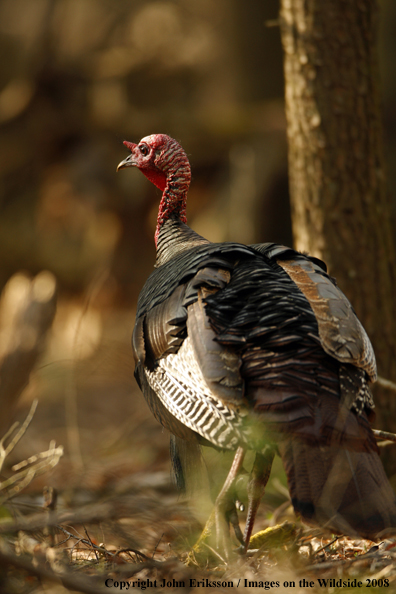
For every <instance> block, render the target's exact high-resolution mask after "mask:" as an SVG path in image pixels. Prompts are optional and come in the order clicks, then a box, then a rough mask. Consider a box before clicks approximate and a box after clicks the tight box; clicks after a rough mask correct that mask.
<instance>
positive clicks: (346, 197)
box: [281, 0, 396, 473]
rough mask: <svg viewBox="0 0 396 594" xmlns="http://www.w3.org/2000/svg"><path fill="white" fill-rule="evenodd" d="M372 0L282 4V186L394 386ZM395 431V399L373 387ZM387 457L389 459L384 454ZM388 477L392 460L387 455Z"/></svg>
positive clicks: (394, 334) (394, 323)
mask: <svg viewBox="0 0 396 594" xmlns="http://www.w3.org/2000/svg"><path fill="white" fill-rule="evenodd" d="M377 13H378V7H377V2H376V0H281V31H282V44H283V48H284V68H285V79H286V115H287V127H288V140H289V178H290V193H291V202H292V219H293V234H294V239H295V246H296V248H297V249H298V250H304V251H308V252H309V253H310V254H312V255H314V256H318V257H319V258H322V259H324V260H325V261H326V262H327V264H328V266H329V272H330V274H331V275H334V276H336V278H337V281H338V284H339V286H340V287H341V289H342V290H343V291H344V292H345V293H346V295H347V296H348V298H349V299H350V301H351V302H352V304H353V306H354V308H355V309H356V312H357V314H358V316H359V318H360V319H361V321H362V323H363V325H364V326H365V328H366V330H367V332H368V334H369V336H370V338H371V340H372V342H373V345H374V349H375V351H376V355H377V363H378V371H379V375H380V376H383V377H385V378H388V379H391V380H393V381H395V380H396V298H395V296H396V257H395V245H394V226H393V221H392V207H391V201H390V197H389V195H388V194H387V191H386V186H385V175H384V168H385V167H384V156H383V148H382V129H381V115H380V109H379V97H378V95H379V93H378V80H377V70H378V68H377V47H376V28H377ZM375 392H376V402H377V420H378V423H377V424H379V425H381V428H384V429H387V430H390V431H394V432H395V431H396V414H395V411H396V397H395V394H394V393H392V392H390V391H389V390H388V391H386V390H385V389H382V388H381V389H379V388H377V389H376V390H375ZM389 451H390V450H389ZM387 463H388V470H390V471H391V472H392V473H393V472H396V451H395V450H394V449H393V450H392V452H391V453H390V455H388V460H387Z"/></svg>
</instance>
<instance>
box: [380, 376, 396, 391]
mask: <svg viewBox="0 0 396 594" xmlns="http://www.w3.org/2000/svg"><path fill="white" fill-rule="evenodd" d="M377 384H379V385H380V386H382V387H383V388H387V389H388V390H393V391H394V392H396V384H395V382H391V381H390V380H387V379H385V378H384V377H377Z"/></svg>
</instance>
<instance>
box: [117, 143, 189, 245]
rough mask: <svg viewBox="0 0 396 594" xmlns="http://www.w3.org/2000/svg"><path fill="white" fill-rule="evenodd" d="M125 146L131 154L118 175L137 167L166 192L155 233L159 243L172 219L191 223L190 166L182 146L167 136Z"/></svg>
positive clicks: (120, 165)
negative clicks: (188, 213) (188, 207)
mask: <svg viewBox="0 0 396 594" xmlns="http://www.w3.org/2000/svg"><path fill="white" fill-rule="evenodd" d="M124 144H125V146H127V147H128V148H129V150H130V151H131V154H130V155H129V156H128V157H127V158H126V159H124V160H123V161H121V163H119V165H118V167H117V171H119V170H120V169H124V168H125V167H137V168H138V169H140V171H141V172H142V173H144V175H145V176H146V177H147V178H148V179H149V180H150V181H151V182H152V183H153V184H155V185H156V186H157V187H158V188H159V189H160V190H162V192H163V195H162V200H161V204H160V208H159V213H158V220H157V230H156V232H155V239H156V242H157V239H158V235H159V232H160V230H161V226H162V225H163V223H165V221H166V220H167V219H168V218H169V217H170V216H171V215H173V216H176V217H178V218H179V219H180V220H181V221H182V222H183V223H186V222H187V219H186V199H187V190H188V187H189V185H190V180H191V169H190V163H189V161H188V158H187V155H186V153H185V152H184V150H183V149H182V147H181V146H180V144H179V143H178V142H176V140H174V139H173V138H170V136H167V135H166V134H152V135H151V136H145V137H144V138H142V140H141V141H140V142H139V143H138V144H134V143H133V142H128V141H127V140H125V141H124Z"/></svg>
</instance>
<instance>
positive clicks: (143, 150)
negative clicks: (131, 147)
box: [139, 144, 149, 157]
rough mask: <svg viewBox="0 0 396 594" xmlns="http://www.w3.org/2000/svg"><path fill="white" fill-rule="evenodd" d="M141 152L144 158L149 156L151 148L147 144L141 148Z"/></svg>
mask: <svg viewBox="0 0 396 594" xmlns="http://www.w3.org/2000/svg"><path fill="white" fill-rule="evenodd" d="M139 150H140V152H141V153H142V155H143V157H146V156H147V155H148V154H149V148H148V146H146V145H145V144H143V145H142V146H139Z"/></svg>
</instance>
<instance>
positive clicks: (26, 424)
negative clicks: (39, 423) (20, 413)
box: [0, 398, 38, 471]
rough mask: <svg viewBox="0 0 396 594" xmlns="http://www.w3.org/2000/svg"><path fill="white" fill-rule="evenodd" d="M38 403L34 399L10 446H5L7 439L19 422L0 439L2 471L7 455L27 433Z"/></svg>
mask: <svg viewBox="0 0 396 594" xmlns="http://www.w3.org/2000/svg"><path fill="white" fill-rule="evenodd" d="M37 405H38V400H37V398H36V399H35V400H33V402H32V406H31V407H30V410H29V413H28V416H27V417H26V419H25V420H24V422H23V423H22V425H21V428H20V429H19V430H18V431H17V433H16V434H15V435H14V437H13V438H12V440H11V441H10V443H9V444H8V446H7V447H6V448H4V443H5V441H6V440H7V439H8V438H9V437H11V435H12V434H13V433H14V431H15V430H16V429H17V427H18V426H19V423H18V422H17V423H14V424H13V425H12V427H11V428H10V429H9V430H8V431H7V433H6V434H5V435H4V437H3V438H2V439H1V441H0V471H1V469H2V468H3V464H4V461H5V459H6V457H7V456H8V455H9V454H10V453H11V452H12V450H13V449H14V448H15V446H16V445H17V443H18V442H19V441H20V440H21V439H22V437H23V436H24V435H25V433H26V429H27V428H28V427H29V425H30V423H31V421H32V419H33V416H34V413H35V412H36V408H37Z"/></svg>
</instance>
